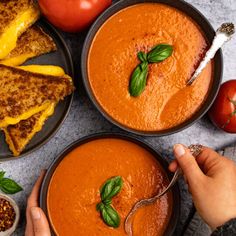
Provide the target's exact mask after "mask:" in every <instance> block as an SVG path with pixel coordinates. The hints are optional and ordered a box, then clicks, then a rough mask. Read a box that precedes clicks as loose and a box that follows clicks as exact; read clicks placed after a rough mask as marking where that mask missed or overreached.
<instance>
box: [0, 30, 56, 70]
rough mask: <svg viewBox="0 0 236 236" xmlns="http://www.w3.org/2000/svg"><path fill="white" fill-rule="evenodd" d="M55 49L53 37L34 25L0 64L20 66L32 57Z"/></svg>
mask: <svg viewBox="0 0 236 236" xmlns="http://www.w3.org/2000/svg"><path fill="white" fill-rule="evenodd" d="M55 50H56V44H55V43H54V41H53V39H52V38H51V37H50V36H49V35H47V34H46V33H45V32H44V31H43V30H42V29H41V28H40V27H38V26H32V27H30V28H29V29H28V30H26V32H24V33H23V34H22V35H21V36H20V37H19V38H18V40H17V44H16V47H15V48H14V49H13V50H12V51H11V52H10V53H9V54H8V55H7V56H6V57H5V58H4V59H2V60H0V64H4V65H8V66H19V65H21V64H23V63H24V62H25V61H27V60H28V59H30V58H33V57H36V56H40V55H42V54H45V53H49V52H52V51H55Z"/></svg>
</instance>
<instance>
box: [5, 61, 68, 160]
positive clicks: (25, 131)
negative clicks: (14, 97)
mask: <svg viewBox="0 0 236 236" xmlns="http://www.w3.org/2000/svg"><path fill="white" fill-rule="evenodd" d="M20 68H21V69H24V70H27V71H31V72H36V73H42V72H43V73H44V74H47V75H53V76H63V75H65V72H64V70H63V69H62V68H61V67H59V66H41V65H30V66H22V67H20ZM55 107H56V103H55V102H52V103H51V105H50V106H49V107H48V108H47V109H46V110H45V111H41V112H39V113H37V114H35V115H33V116H31V117H30V118H28V119H27V120H22V121H20V122H19V123H18V124H15V125H9V126H7V127H6V128H3V131H4V133H5V137H6V142H7V144H8V146H9V149H10V150H11V151H12V153H13V155H14V156H19V155H20V154H21V152H22V151H23V150H24V149H25V146H26V145H27V144H28V143H29V142H30V140H31V139H32V138H33V137H34V135H35V134H36V133H37V132H39V131H40V130H42V128H43V125H44V123H45V121H46V120H47V119H48V117H50V116H51V115H52V114H53V113H54V109H55Z"/></svg>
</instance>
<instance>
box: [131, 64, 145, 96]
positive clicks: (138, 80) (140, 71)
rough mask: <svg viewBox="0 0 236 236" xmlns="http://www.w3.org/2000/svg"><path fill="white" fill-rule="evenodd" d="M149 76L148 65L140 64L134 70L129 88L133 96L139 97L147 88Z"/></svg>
mask: <svg viewBox="0 0 236 236" xmlns="http://www.w3.org/2000/svg"><path fill="white" fill-rule="evenodd" d="M147 75H148V63H147V62H142V63H140V64H139V65H138V66H137V67H136V69H135V70H134V72H133V74H132V77H131V80H130V86H129V92H130V94H131V95H132V96H134V97H137V96H139V95H140V94H141V93H142V92H143V90H144V89H145V87H146V83H147Z"/></svg>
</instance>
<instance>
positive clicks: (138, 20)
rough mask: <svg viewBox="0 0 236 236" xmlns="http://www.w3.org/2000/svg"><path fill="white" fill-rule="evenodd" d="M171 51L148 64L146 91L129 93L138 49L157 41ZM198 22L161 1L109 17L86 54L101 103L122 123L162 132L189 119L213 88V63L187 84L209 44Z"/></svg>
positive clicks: (92, 82)
mask: <svg viewBox="0 0 236 236" xmlns="http://www.w3.org/2000/svg"><path fill="white" fill-rule="evenodd" d="M162 43H165V44H169V45H172V46H173V49H174V51H173V54H172V56H170V57H169V58H167V59H166V60H165V61H163V62H161V63H153V64H150V65H149V75H148V79H147V85H146V87H145V90H144V92H143V93H142V94H141V95H140V96H138V97H132V96H131V95H130V94H129V89H128V87H129V82H130V77H131V74H132V72H133V70H134V69H135V68H136V66H137V65H138V64H139V63H140V61H139V60H138V58H137V53H138V52H139V51H143V52H146V53H147V52H148V51H150V49H151V48H152V47H153V46H156V45H158V44H162ZM207 47H208V45H207V41H206V39H205V35H204V34H203V32H202V31H201V29H200V27H199V26H198V25H197V24H196V23H195V22H194V21H193V20H192V19H191V18H190V17H188V16H187V15H186V14H185V13H183V12H181V11H179V10H177V9H175V8H172V7H169V6H167V5H165V4H159V3H141V4H136V5H133V6H130V7H127V8H125V9H123V10H121V11H119V12H118V13H116V14H115V15H113V16H112V17H110V18H109V19H108V20H107V21H106V22H105V23H104V24H103V25H102V27H101V28H100V29H99V31H98V32H97V33H96V36H95V38H94V40H93V42H92V45H91V48H90V51H89V56H88V61H87V65H88V79H89V84H90V87H91V90H92V93H93V94H94V96H95V98H96V100H97V102H98V104H99V105H100V106H101V107H102V109H103V110H104V111H105V113H107V114H108V115H109V116H110V117H111V118H112V119H114V120H115V121H116V122H118V123H120V124H121V125H123V126H125V127H128V128H131V129H134V130H139V131H161V130H166V129H169V128H172V127H175V126H177V125H179V124H181V123H183V122H185V121H187V120H188V119H190V118H191V117H192V116H193V115H194V114H195V113H196V112H197V111H198V110H199V109H200V107H201V106H202V105H203V103H204V101H205V99H206V97H207V94H208V91H209V89H210V87H211V81H212V74H213V65H212V63H210V64H209V65H208V66H207V67H206V69H205V70H204V71H203V72H202V73H201V75H200V76H199V78H198V79H197V81H196V82H195V83H194V84H193V85H192V86H186V81H187V80H188V79H189V78H190V77H191V75H192V74H193V72H194V70H195V69H196V67H197V65H198V64H199V62H200V60H201V59H202V56H203V55H204V53H205V51H206V49H207Z"/></svg>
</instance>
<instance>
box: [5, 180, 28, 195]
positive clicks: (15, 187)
mask: <svg viewBox="0 0 236 236" xmlns="http://www.w3.org/2000/svg"><path fill="white" fill-rule="evenodd" d="M0 189H1V190H2V191H3V192H4V193H6V194H15V193H17V192H20V191H22V190H23V188H22V187H21V186H20V185H19V184H17V183H16V182H15V181H14V180H12V179H9V178H2V179H1V180H0Z"/></svg>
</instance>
